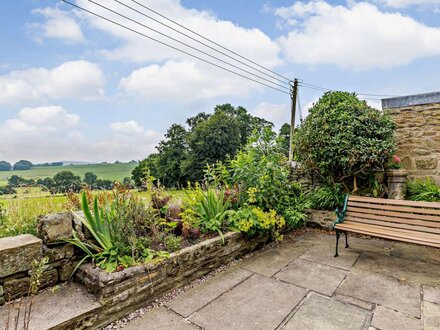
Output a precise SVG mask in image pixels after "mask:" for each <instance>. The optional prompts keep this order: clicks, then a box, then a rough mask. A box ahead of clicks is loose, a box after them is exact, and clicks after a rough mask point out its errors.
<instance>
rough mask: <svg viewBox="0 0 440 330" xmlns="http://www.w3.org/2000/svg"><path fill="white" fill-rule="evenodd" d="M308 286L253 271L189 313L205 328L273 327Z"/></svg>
mask: <svg viewBox="0 0 440 330" xmlns="http://www.w3.org/2000/svg"><path fill="white" fill-rule="evenodd" d="M306 293H307V290H305V289H302V288H299V287H297V286H294V285H290V284H287V283H284V282H280V281H277V280H276V279H274V278H267V277H265V276H262V275H258V274H255V275H253V276H252V277H250V278H249V279H247V280H245V281H244V282H242V283H241V284H239V285H238V286H236V287H235V288H233V289H232V290H231V291H228V292H226V293H225V294H223V295H222V296H220V297H219V298H218V299H216V300H214V301H213V302H211V303H210V304H208V305H207V306H205V307H204V308H202V309H201V310H199V311H198V312H196V313H195V314H193V315H192V316H191V317H190V320H191V322H193V323H195V324H197V325H199V326H200V327H202V328H204V329H208V330H210V329H221V330H223V329H252V330H256V329H264V330H266V329H275V328H276V327H277V326H278V325H279V324H280V323H281V322H282V321H283V320H284V318H285V317H286V316H287V315H288V314H289V313H290V311H291V310H292V309H293V308H294V307H295V306H296V305H297V304H298V303H299V302H300V301H301V300H302V299H303V297H304V296H305V295H306Z"/></svg>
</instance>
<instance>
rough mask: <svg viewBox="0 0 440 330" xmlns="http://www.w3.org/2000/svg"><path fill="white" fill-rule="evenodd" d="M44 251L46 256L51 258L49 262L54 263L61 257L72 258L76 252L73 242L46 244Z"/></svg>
mask: <svg viewBox="0 0 440 330" xmlns="http://www.w3.org/2000/svg"><path fill="white" fill-rule="evenodd" d="M43 253H44V256H45V257H48V258H49V263H52V262H55V261H58V260H61V259H70V258H72V257H73V254H74V247H73V245H72V244H62V245H55V246H51V247H47V246H44V247H43Z"/></svg>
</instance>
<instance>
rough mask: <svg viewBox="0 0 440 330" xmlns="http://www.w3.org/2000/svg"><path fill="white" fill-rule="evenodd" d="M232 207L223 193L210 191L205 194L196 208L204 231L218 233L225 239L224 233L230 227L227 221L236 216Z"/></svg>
mask: <svg viewBox="0 0 440 330" xmlns="http://www.w3.org/2000/svg"><path fill="white" fill-rule="evenodd" d="M230 207H231V203H230V202H229V201H228V200H227V199H226V198H225V193H224V192H223V191H219V192H216V191H215V190H214V189H209V190H208V191H206V192H203V197H202V198H201V200H200V201H199V203H198V204H197V206H196V208H195V211H196V214H197V216H198V217H199V218H200V225H201V227H202V230H204V231H207V232H217V233H218V234H219V235H220V236H222V237H223V233H222V232H223V230H224V229H225V228H227V227H228V222H227V221H228V219H229V218H230V217H231V215H233V214H234V211H233V210H230Z"/></svg>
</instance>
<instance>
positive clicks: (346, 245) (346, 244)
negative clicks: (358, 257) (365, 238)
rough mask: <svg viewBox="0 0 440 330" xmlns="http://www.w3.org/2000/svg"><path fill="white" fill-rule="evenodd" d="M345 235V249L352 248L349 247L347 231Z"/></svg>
mask: <svg viewBox="0 0 440 330" xmlns="http://www.w3.org/2000/svg"><path fill="white" fill-rule="evenodd" d="M344 234H345V248H348V247H350V246H349V245H348V238H347V237H348V236H347V232H346V231H344Z"/></svg>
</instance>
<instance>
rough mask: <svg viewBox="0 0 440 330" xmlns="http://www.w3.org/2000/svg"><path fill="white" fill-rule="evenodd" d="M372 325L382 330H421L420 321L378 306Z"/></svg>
mask: <svg viewBox="0 0 440 330" xmlns="http://www.w3.org/2000/svg"><path fill="white" fill-rule="evenodd" d="M371 325H372V326H373V327H375V328H377V329H382V330H420V329H421V328H422V323H421V321H420V319H417V318H415V317H411V316H408V315H406V314H402V313H399V312H397V311H394V310H392V309H388V308H385V307H382V306H377V307H376V310H375V311H374V316H373V320H372V321H371Z"/></svg>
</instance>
